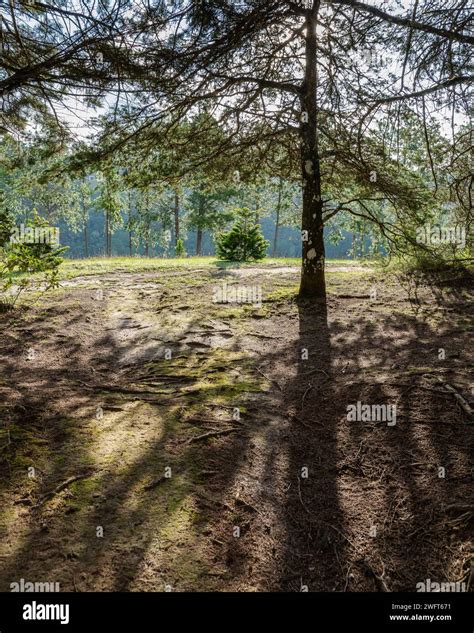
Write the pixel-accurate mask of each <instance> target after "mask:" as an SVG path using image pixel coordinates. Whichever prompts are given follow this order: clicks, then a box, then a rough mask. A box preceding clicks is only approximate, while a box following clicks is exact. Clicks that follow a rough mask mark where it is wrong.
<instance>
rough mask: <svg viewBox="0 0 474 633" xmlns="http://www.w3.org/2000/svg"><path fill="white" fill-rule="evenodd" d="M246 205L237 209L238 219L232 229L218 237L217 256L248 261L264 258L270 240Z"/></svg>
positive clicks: (228, 259)
mask: <svg viewBox="0 0 474 633" xmlns="http://www.w3.org/2000/svg"><path fill="white" fill-rule="evenodd" d="M252 215H253V214H252V211H250V210H249V209H247V208H246V207H244V208H242V209H237V216H238V217H237V221H236V222H235V224H234V226H233V227H232V228H231V229H230V231H228V232H226V233H221V234H220V235H219V236H218V237H217V257H218V258H219V259H224V260H227V261H234V262H246V261H252V260H259V259H263V258H264V257H265V256H266V254H267V248H268V246H269V242H268V241H267V240H266V239H265V238H264V237H263V234H262V231H261V228H260V225H259V224H255V222H254V221H253V219H252Z"/></svg>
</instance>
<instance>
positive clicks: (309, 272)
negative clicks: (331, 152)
mask: <svg viewBox="0 0 474 633" xmlns="http://www.w3.org/2000/svg"><path fill="white" fill-rule="evenodd" d="M318 10H319V0H314V6H313V9H312V10H311V11H308V12H307V16H306V69H305V79H304V83H303V86H302V97H301V110H302V117H301V126H300V129H301V162H302V176H303V187H304V188H303V213H302V221H301V229H302V267H301V284H300V295H301V296H306V297H325V296H326V283H325V278H324V256H325V252H324V223H323V201H322V199H321V168H320V163H319V143H318V106H317V90H318V76H317V67H316V64H317V36H316V18H317V14H318Z"/></svg>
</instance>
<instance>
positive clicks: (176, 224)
mask: <svg viewBox="0 0 474 633" xmlns="http://www.w3.org/2000/svg"><path fill="white" fill-rule="evenodd" d="M178 240H179V191H178V189H175V190H174V247H175V249H176V247H177V246H178Z"/></svg>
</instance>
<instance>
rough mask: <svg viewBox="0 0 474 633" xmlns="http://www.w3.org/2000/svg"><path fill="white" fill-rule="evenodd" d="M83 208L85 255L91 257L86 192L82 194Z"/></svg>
mask: <svg viewBox="0 0 474 633" xmlns="http://www.w3.org/2000/svg"><path fill="white" fill-rule="evenodd" d="M81 209H82V217H83V218H84V232H83V236H84V257H89V236H88V230H87V223H88V221H89V215H88V213H87V210H86V201H85V199H84V192H82V195H81Z"/></svg>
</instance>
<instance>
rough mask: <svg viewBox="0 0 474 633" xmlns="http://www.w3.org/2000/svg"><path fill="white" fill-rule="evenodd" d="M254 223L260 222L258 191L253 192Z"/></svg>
mask: <svg viewBox="0 0 474 633" xmlns="http://www.w3.org/2000/svg"><path fill="white" fill-rule="evenodd" d="M255 224H260V193H259V192H258V189H257V191H256V193H255Z"/></svg>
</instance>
